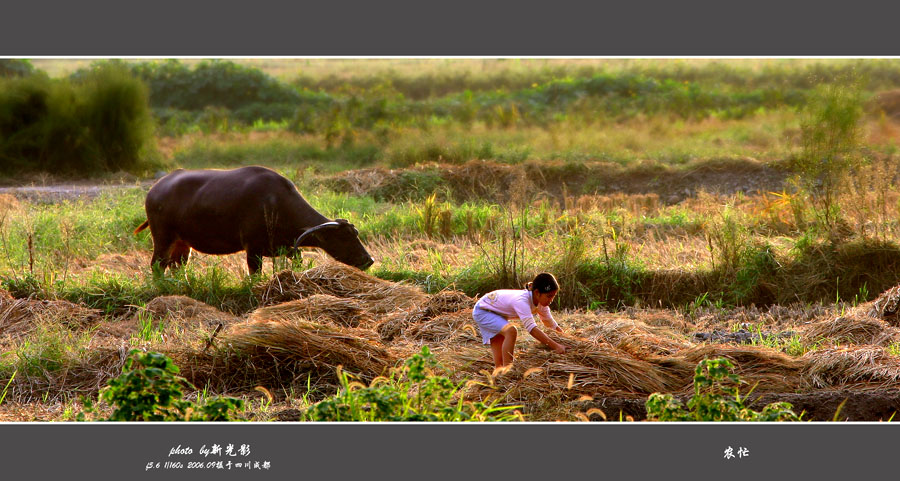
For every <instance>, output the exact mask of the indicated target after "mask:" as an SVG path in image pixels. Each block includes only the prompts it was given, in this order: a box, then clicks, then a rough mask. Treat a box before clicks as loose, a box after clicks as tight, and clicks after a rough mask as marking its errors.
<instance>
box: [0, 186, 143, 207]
mask: <svg viewBox="0 0 900 481" xmlns="http://www.w3.org/2000/svg"><path fill="white" fill-rule="evenodd" d="M151 185H153V182H152V181H142V182H141V183H140V184H135V183H129V184H92V183H65V184H53V185H23V186H13V187H0V195H2V194H7V195H12V196H13V197H15V198H17V199H22V200H28V201H30V202H39V203H58V202H63V201H66V200H76V199H92V198H94V197H97V196H99V195H100V194H102V193H104V192H111V191H116V190H123V189H133V188H135V187H141V188H144V189H147V188H149V187H150V186H151Z"/></svg>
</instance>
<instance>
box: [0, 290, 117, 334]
mask: <svg viewBox="0 0 900 481" xmlns="http://www.w3.org/2000/svg"><path fill="white" fill-rule="evenodd" d="M38 319H41V320H48V321H52V322H55V323H61V324H64V325H66V326H68V327H70V328H76V329H77V328H83V327H90V326H93V325H96V324H97V323H98V322H100V320H101V319H102V316H101V311H100V310H99V309H91V308H88V307H84V306H81V305H78V304H73V303H71V302H69V301H63V300H55V301H37V300H30V299H16V298H14V297H12V296H10V295H9V293H7V292H5V291H3V292H2V294H0V334H10V335H21V334H25V333H27V332H30V331H31V330H32V329H33V328H34V326H35V321H37V320H38Z"/></svg>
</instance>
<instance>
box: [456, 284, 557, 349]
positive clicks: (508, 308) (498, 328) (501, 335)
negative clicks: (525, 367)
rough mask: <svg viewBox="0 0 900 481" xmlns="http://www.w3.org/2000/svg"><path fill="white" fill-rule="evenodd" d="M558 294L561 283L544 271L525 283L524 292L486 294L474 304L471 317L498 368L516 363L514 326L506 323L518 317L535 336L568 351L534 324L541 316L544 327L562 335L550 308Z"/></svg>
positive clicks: (554, 346) (548, 344)
mask: <svg viewBox="0 0 900 481" xmlns="http://www.w3.org/2000/svg"><path fill="white" fill-rule="evenodd" d="M558 291H559V283H558V282H557V281H556V278H555V277H553V274H550V273H548V272H542V273H540V274H538V275H537V276H535V278H534V280H533V281H531V282H529V283H528V284H526V285H525V289H524V290H519V289H499V290H496V291H493V292H489V293H487V294H486V295H485V296H483V297H482V298H481V299H479V300H478V302H476V303H475V308H474V309H473V310H472V317H473V318H474V319H475V324H477V325H478V329H479V330H480V331H481V339H482V341H484V343H485V344H490V345H491V352H492V353H493V354H494V366H495V367H503V366H507V365H509V364H511V363H512V361H513V348H514V347H515V345H516V333H517V332H516V328H515V326H513V325H512V324H510V323H509V322H507V320H508V319H515V318H519V320H521V321H522V327H524V328H525V330H526V331H528V333H529V334H531V335H532V337H534V338H535V339H537V340H538V341H540V342H542V343H544V344H545V345H547V346H548V347H550V348H551V349H553V350H554V351H556V352H557V353H558V354H563V353H565V352H566V348H565V346H563V345H562V344H560V343H558V342H556V341H554V340H553V339H550V338H549V337H548V336H547V335H546V334H544V332H543V331H541V330H540V329H539V328H538V327H537V325H536V324H535V322H534V315H535V314H538V315H539V316H540V318H541V320H542V321H543V322H544V325H545V326H547V327H548V328H550V329H554V330H556V331H558V332H562V329H560V328H559V325H558V324H557V323H556V321H554V320H553V316H552V315H551V314H550V308H549V307H548V306H549V305H550V303H551V302H553V299H554V298H555V297H556V293H557V292H558Z"/></svg>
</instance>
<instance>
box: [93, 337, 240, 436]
mask: <svg viewBox="0 0 900 481" xmlns="http://www.w3.org/2000/svg"><path fill="white" fill-rule="evenodd" d="M178 372H179V369H178V366H176V365H175V363H174V362H173V361H172V360H171V359H170V358H169V357H168V356H166V355H165V354H161V353H158V352H141V351H139V350H137V349H132V350H131V352H130V353H129V358H128V359H127V360H126V361H125V366H124V368H123V372H122V374H121V375H120V376H119V377H117V378H115V379H112V380H110V381H109V383H108V385H107V387H105V388H103V390H101V391H100V399H101V400H103V401H106V402H107V403H109V404H111V405H113V406H115V410H114V411H113V413H112V415H111V416H110V417H109V419H108V420H109V421H230V420H231V419H232V413H233V411H240V410H242V409H243V408H244V402H243V401H242V400H240V399H236V398H229V397H217V398H212V399H207V400H206V401H205V402H204V403H203V404H197V403H195V402H192V401H188V400H185V399H182V396H183V394H184V392H183V387H185V386H187V387H190V388H193V386H192V385H191V384H190V383H189V382H188V381H187V380H186V379H184V378H183V377H181V376H179V375H178Z"/></svg>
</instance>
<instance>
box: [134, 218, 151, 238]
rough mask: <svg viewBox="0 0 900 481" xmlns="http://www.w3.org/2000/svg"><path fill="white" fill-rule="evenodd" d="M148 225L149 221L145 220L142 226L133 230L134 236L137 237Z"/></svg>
mask: <svg viewBox="0 0 900 481" xmlns="http://www.w3.org/2000/svg"><path fill="white" fill-rule="evenodd" d="M149 225H150V221H149V220H145V221H144V223H143V224H141V225H139V226H138V228H137V229H135V230H134V234H135V235H137V233H138V232H140V231H142V230H144V229H146V228H147V226H149Z"/></svg>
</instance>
